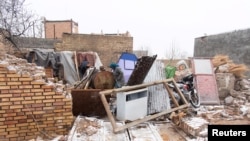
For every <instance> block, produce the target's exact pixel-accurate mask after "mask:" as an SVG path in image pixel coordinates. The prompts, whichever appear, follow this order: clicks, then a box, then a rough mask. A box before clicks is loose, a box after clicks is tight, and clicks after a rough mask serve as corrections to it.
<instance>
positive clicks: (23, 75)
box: [22, 74, 31, 78]
mask: <svg viewBox="0 0 250 141" xmlns="http://www.w3.org/2000/svg"><path fill="white" fill-rule="evenodd" d="M24 77H31V76H30V74H22V78H24Z"/></svg>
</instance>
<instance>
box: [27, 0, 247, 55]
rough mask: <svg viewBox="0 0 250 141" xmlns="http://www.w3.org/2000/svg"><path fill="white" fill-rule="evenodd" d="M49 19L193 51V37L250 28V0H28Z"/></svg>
mask: <svg viewBox="0 0 250 141" xmlns="http://www.w3.org/2000/svg"><path fill="white" fill-rule="evenodd" d="M26 4H27V6H28V9H30V10H32V11H33V12H35V13H36V14H38V15H39V16H41V17H45V18H46V19H47V20H69V19H72V20H73V21H75V22H77V23H78V28H79V33H80V34H81V33H82V34H90V33H97V34H98V33H101V31H103V33H107V34H108V33H125V32H127V31H128V32H130V34H131V36H132V37H133V40H134V44H133V48H134V50H139V49H143V50H148V51H149V52H150V55H155V54H157V55H158V57H157V59H162V58H166V57H167V56H168V52H169V51H170V49H171V48H172V47H175V48H177V51H178V52H180V53H181V54H182V55H185V56H186V57H192V56H193V50H194V39H195V38H198V37H201V36H204V35H205V34H206V35H214V34H219V33H225V32H231V31H234V30H241V29H247V28H250V0H26Z"/></svg>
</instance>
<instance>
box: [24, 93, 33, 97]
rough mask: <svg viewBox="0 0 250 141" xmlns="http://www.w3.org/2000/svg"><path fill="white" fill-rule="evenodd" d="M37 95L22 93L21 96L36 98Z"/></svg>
mask: <svg viewBox="0 0 250 141" xmlns="http://www.w3.org/2000/svg"><path fill="white" fill-rule="evenodd" d="M34 95H35V94H34V93H22V94H21V96H24V97H26V96H28V97H31V96H34Z"/></svg>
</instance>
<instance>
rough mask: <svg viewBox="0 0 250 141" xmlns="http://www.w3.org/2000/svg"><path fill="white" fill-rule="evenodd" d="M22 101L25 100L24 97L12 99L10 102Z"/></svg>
mask: <svg viewBox="0 0 250 141" xmlns="http://www.w3.org/2000/svg"><path fill="white" fill-rule="evenodd" d="M21 100H24V98H23V97H13V98H10V101H21Z"/></svg>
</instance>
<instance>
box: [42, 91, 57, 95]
mask: <svg viewBox="0 0 250 141" xmlns="http://www.w3.org/2000/svg"><path fill="white" fill-rule="evenodd" d="M43 95H55V92H53V91H52V92H43Z"/></svg>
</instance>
